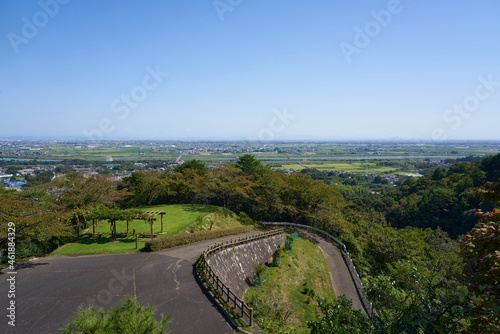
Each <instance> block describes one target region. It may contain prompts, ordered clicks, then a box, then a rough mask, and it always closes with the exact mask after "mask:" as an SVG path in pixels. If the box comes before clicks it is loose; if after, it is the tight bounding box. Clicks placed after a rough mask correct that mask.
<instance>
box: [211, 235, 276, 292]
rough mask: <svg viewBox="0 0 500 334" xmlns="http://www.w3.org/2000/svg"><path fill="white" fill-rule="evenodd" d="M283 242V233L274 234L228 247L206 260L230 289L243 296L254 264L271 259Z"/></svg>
mask: <svg viewBox="0 0 500 334" xmlns="http://www.w3.org/2000/svg"><path fill="white" fill-rule="evenodd" d="M284 244H285V235H284V234H281V235H276V236H273V237H269V238H266V239H261V240H257V241H253V242H250V243H247V244H243V245H239V246H236V247H229V248H226V249H224V250H222V251H220V252H217V253H214V254H212V255H211V256H209V257H208V259H207V262H208V264H209V265H210V266H211V267H212V269H213V270H214V272H215V273H216V274H217V276H219V278H220V279H221V280H222V282H224V284H226V285H227V286H228V287H230V289H231V291H232V292H233V293H234V294H235V295H236V296H238V297H239V298H243V294H244V293H245V291H247V289H248V287H249V286H250V284H251V283H252V282H253V279H254V273H255V266H256V265H257V264H259V263H260V262H264V263H265V262H267V261H269V260H271V259H272V257H273V254H274V252H275V251H276V249H278V248H279V247H281V246H283V245H284Z"/></svg>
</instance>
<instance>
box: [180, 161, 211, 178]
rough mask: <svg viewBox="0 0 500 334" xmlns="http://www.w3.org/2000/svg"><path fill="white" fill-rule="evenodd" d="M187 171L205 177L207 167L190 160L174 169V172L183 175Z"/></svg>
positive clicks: (199, 162)
mask: <svg viewBox="0 0 500 334" xmlns="http://www.w3.org/2000/svg"><path fill="white" fill-rule="evenodd" d="M188 169H189V170H192V171H194V172H195V173H196V174H198V175H205V174H206V172H207V167H205V164H204V163H202V162H201V161H199V160H190V161H187V162H185V163H183V164H180V165H178V166H176V167H175V168H174V171H175V172H177V173H184V172H185V171H186V170H188Z"/></svg>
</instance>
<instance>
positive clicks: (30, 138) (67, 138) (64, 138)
mask: <svg viewBox="0 0 500 334" xmlns="http://www.w3.org/2000/svg"><path fill="white" fill-rule="evenodd" d="M0 141H75V142H82V143H105V142H117V141H137V142H144V141H160V142H161V141H171V142H247V143H255V144H257V143H260V144H271V143H283V142H311V143H318V142H319V143H335V142H339V143H346V142H356V143H359V142H365V143H373V142H401V143H425V144H433V143H435V144H439V143H482V142H483V143H484V142H488V143H492V142H493V143H497V142H498V143H500V138H498V139H468V138H463V139H440V140H433V139H421V138H399V137H392V138H287V139H285V138H284V139H273V140H265V141H263V140H257V139H243V138H236V137H235V138H230V137H223V138H217V137H193V138H133V137H121V138H103V139H88V138H83V137H74V136H5V137H0Z"/></svg>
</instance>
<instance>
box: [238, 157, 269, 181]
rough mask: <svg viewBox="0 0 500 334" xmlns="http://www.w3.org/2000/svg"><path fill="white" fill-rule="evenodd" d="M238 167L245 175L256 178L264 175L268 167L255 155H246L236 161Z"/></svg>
mask: <svg viewBox="0 0 500 334" xmlns="http://www.w3.org/2000/svg"><path fill="white" fill-rule="evenodd" d="M236 167H238V168H239V169H241V170H242V171H243V173H245V174H250V175H254V176H261V175H262V174H264V171H265V170H266V167H265V166H264V165H263V164H262V163H261V162H260V161H259V160H257V159H255V156H254V155H251V154H244V155H242V156H241V157H239V158H238V161H236Z"/></svg>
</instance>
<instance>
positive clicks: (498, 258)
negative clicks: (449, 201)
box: [460, 183, 500, 333]
mask: <svg viewBox="0 0 500 334" xmlns="http://www.w3.org/2000/svg"><path fill="white" fill-rule="evenodd" d="M478 193H479V194H480V195H481V196H482V197H483V198H484V199H486V200H488V201H494V202H496V203H497V204H498V203H499V201H500V183H488V184H486V185H485V187H484V189H480V190H478ZM478 216H479V217H480V219H481V223H480V224H478V226H477V227H476V228H474V229H473V230H472V231H471V233H469V234H467V235H465V236H464V237H463V239H462V240H461V241H460V248H461V250H460V255H461V256H462V258H463V259H464V268H463V269H464V277H463V280H464V282H465V283H466V284H468V287H469V289H470V291H471V292H473V293H474V294H475V296H476V300H475V301H474V306H475V308H474V315H475V318H474V321H473V326H474V329H475V330H476V331H477V332H478V333H479V332H480V333H490V332H497V331H498V328H500V210H499V209H494V210H493V211H491V212H482V211H479V212H478Z"/></svg>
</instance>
